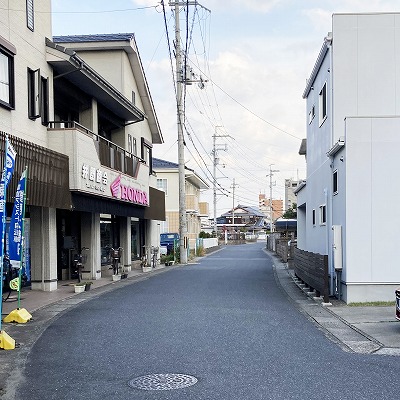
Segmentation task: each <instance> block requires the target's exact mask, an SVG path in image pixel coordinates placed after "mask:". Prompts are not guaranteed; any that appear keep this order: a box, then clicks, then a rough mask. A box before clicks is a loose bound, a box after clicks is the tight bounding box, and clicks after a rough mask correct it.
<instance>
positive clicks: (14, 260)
mask: <svg viewBox="0 0 400 400" xmlns="http://www.w3.org/2000/svg"><path fill="white" fill-rule="evenodd" d="M26 172H27V170H26V169H25V171H24V172H23V173H22V175H21V179H20V180H19V183H18V187H17V191H16V193H15V202H14V208H13V212H12V215H11V221H10V236H9V251H8V252H9V256H10V262H11V264H12V265H13V266H15V267H17V268H19V267H20V265H21V251H22V246H21V244H22V236H23V223H24V217H25V215H24V214H25V188H26V175H27V174H26Z"/></svg>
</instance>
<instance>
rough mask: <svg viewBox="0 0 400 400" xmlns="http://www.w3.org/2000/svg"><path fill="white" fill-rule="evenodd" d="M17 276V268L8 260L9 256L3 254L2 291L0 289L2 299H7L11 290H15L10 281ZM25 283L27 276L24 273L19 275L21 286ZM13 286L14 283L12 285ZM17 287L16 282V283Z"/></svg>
mask: <svg viewBox="0 0 400 400" xmlns="http://www.w3.org/2000/svg"><path fill="white" fill-rule="evenodd" d="M16 278H19V268H16V267H13V266H12V265H11V262H10V257H9V256H8V254H7V253H6V254H4V256H3V291H2V301H6V300H8V298H9V297H10V295H11V292H12V290H16V289H15V287H13V285H12V283H11V282H12V281H13V280H14V279H16ZM26 283H27V276H26V275H25V274H22V275H21V287H22V286H25V285H26ZM14 286H15V285H14ZM17 287H18V284H17Z"/></svg>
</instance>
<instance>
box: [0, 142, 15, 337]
mask: <svg viewBox="0 0 400 400" xmlns="http://www.w3.org/2000/svg"><path fill="white" fill-rule="evenodd" d="M5 150H6V151H5V157H4V169H3V173H2V175H1V181H0V233H1V245H0V282H1V284H0V333H1V321H2V318H1V315H2V309H3V301H2V294H3V283H4V281H3V257H4V230H5V225H6V201H7V196H6V192H7V185H8V184H9V182H10V180H11V177H12V174H13V172H14V167H15V157H16V155H17V153H16V152H15V150H14V147H12V145H11V143H10V142H9V140H8V136H7V135H6V149H5Z"/></svg>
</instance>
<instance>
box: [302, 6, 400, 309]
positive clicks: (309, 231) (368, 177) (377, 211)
mask: <svg viewBox="0 0 400 400" xmlns="http://www.w3.org/2000/svg"><path fill="white" fill-rule="evenodd" d="M399 32H400V14H399V13H379V14H374V13H371V14H334V15H333V17H332V32H331V33H329V34H328V35H327V36H326V38H325V39H324V42H323V45H322V48H321V51H320V53H319V55H318V58H317V60H316V62H315V65H314V68H313V70H312V73H311V76H310V78H309V79H308V81H307V83H306V87H305V90H304V93H303V98H304V99H306V102H307V140H306V141H303V142H302V146H301V149H300V153H301V154H304V155H306V160H307V179H306V181H305V182H303V183H302V184H301V185H300V186H299V187H298V189H297V190H296V193H297V205H298V211H297V219H298V241H297V245H298V248H300V249H302V250H307V251H310V252H313V253H319V254H323V255H328V263H329V276H330V292H331V294H332V295H333V294H335V295H336V296H341V298H343V299H344V300H345V301H346V302H348V303H351V302H364V301H379V300H384V301H391V300H394V290H395V288H396V287H398V286H399V284H400V269H399V268H398V261H397V257H396V253H395V249H396V248H397V241H398V238H397V233H398V232H397V231H398V229H397V224H396V222H393V218H395V214H392V213H389V214H388V212H387V211H386V213H385V209H384V207H383V205H384V204H387V203H388V202H390V200H391V199H396V198H397V197H398V196H397V193H398V191H399V190H398V186H397V185H394V184H393V182H396V179H397V175H398V173H397V160H398V154H399V152H400V135H399V131H400V102H399V101H398V93H399V91H400V61H399V60H400V58H399V56H400V44H399V43H400V42H399V40H398V37H399ZM399 194H400V193H399ZM389 220H390V221H391V222H390V223H388V221H389Z"/></svg>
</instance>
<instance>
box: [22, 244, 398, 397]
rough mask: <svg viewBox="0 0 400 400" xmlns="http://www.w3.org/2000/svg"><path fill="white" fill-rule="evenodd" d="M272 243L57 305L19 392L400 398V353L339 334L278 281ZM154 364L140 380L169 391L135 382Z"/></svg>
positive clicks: (237, 249)
mask: <svg viewBox="0 0 400 400" xmlns="http://www.w3.org/2000/svg"><path fill="white" fill-rule="evenodd" d="M263 247H264V244H261V243H258V244H247V245H240V246H228V247H225V248H223V249H222V250H221V251H218V252H216V253H214V254H212V255H210V256H208V257H205V258H203V259H202V260H201V261H200V263H199V264H196V265H188V266H184V267H178V268H176V269H173V270H171V271H168V272H166V273H163V274H159V275H157V276H153V277H151V278H150V279H147V280H144V281H140V282H136V283H133V284H131V285H124V286H123V287H121V288H120V289H117V290H113V291H110V292H107V293H105V294H103V295H101V296H99V297H96V298H94V299H93V300H90V301H87V302H84V303H81V304H79V305H78V306H76V307H75V308H72V309H70V310H69V311H67V312H64V313H62V314H60V317H59V318H57V319H55V320H54V322H53V323H52V324H51V325H50V326H49V327H48V328H47V329H46V330H45V332H44V333H43V334H42V336H41V337H40V338H39V339H38V340H37V342H36V343H35V345H34V346H33V348H32V350H31V352H30V353H29V355H28V358H27V362H26V367H25V370H24V371H22V377H21V378H22V380H23V383H22V384H21V385H20V386H19V387H18V389H17V393H18V399H30V400H35V399H40V400H41V399H46V400H49V399H56V400H62V399H71V400H78V399H116V400H120V399H121V400H128V399H157V400H163V399H196V400H205V399H207V400H225V399H226V400H233V399H240V400H247V399H251V400H257V399H319V400H320V399H395V398H399V395H400V385H399V383H400V363H399V359H398V358H396V357H392V356H377V355H360V354H354V353H349V352H345V351H343V350H342V349H341V348H340V347H339V346H338V345H336V344H335V343H333V342H331V341H330V340H329V339H328V338H327V337H326V336H325V335H324V332H323V331H321V330H319V329H318V328H317V327H316V326H315V325H314V324H313V323H312V322H311V321H309V320H308V319H307V318H306V317H305V316H304V315H303V314H302V313H300V312H299V310H298V308H297V307H296V304H295V303H294V302H293V301H291V300H289V299H288V298H287V297H286V295H285V293H284V292H283V291H282V290H281V289H280V288H279V285H277V283H276V281H275V277H274V272H273V269H272V263H271V260H270V258H269V257H268V256H267V254H266V253H265V252H264V251H263V250H262V248H263ZM159 374H162V375H159ZM164 374H182V375H178V376H171V375H164ZM147 375H155V376H151V377H149V378H148V379H141V380H139V381H138V384H139V386H140V385H142V387H144V388H146V389H156V388H157V389H160V388H164V389H165V388H170V390H143V389H138V388H134V387H132V386H131V385H134V384H135V383H137V382H136V381H135V380H134V379H135V378H137V377H142V376H147ZM193 377H194V378H193ZM157 378H158V382H156V379H157ZM172 378H173V379H172ZM195 380H197V382H196V383H194V382H195ZM130 383H131V385H130ZM175 383H187V384H193V383H194V384H193V385H192V386H188V387H184V388H179V389H173V388H172V387H173V385H174V384H175Z"/></svg>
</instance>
